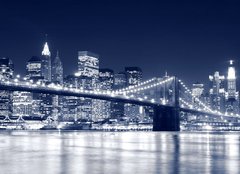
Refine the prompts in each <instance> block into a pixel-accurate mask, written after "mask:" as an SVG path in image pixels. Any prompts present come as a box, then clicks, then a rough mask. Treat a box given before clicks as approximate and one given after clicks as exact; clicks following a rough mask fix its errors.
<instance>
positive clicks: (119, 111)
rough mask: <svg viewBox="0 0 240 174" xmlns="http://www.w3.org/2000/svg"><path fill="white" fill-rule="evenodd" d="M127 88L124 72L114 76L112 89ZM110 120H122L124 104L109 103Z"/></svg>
mask: <svg viewBox="0 0 240 174" xmlns="http://www.w3.org/2000/svg"><path fill="white" fill-rule="evenodd" d="M126 87H127V75H126V73H125V72H119V73H117V74H114V85H113V89H115V90H117V89H123V88H126ZM111 118H113V119H117V120H118V121H120V120H124V103H121V102H112V103H111Z"/></svg>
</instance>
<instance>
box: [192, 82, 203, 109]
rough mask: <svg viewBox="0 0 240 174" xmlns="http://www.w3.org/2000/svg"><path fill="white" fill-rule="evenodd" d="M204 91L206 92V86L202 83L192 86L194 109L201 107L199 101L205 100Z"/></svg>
mask: <svg viewBox="0 0 240 174" xmlns="http://www.w3.org/2000/svg"><path fill="white" fill-rule="evenodd" d="M203 91H204V85H203V84H202V83H199V82H197V83H194V84H193V85H192V94H193V99H192V100H193V101H192V102H193V103H194V107H200V106H201V105H200V104H199V100H200V101H202V99H203Z"/></svg>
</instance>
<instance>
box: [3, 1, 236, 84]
mask: <svg viewBox="0 0 240 174" xmlns="http://www.w3.org/2000/svg"><path fill="white" fill-rule="evenodd" d="M0 22H1V24H0V56H2V57H3V56H8V57H10V58H11V59H12V60H13V62H14V64H15V69H16V72H17V73H22V74H23V73H25V63H26V61H27V60H28V59H29V58H30V57H31V56H33V55H36V56H40V54H41V51H42V47H43V43H44V41H45V34H46V33H47V34H48V42H49V46H50V51H51V52H52V55H53V56H55V54H56V51H57V50H59V53H60V58H61V59H62V61H63V64H64V72H65V74H70V73H73V72H75V71H76V69H77V51H84V50H88V51H92V52H94V53H97V54H99V55H100V67H101V68H112V69H113V70H115V72H118V71H122V70H123V69H124V67H125V66H139V67H141V68H142V69H143V71H144V78H145V79H148V78H150V77H153V76H162V75H163V74H164V72H165V71H166V70H167V71H168V73H169V74H170V75H177V76H178V77H180V78H182V79H183V80H185V81H187V82H188V83H189V82H196V81H200V82H207V81H208V75H209V74H213V72H214V71H216V70H219V71H220V72H222V73H225V72H226V70H227V65H228V64H227V60H229V59H234V60H236V61H237V60H238V59H239V57H240V2H238V1H237V0H236V1H232V0H226V1H221V2H219V0H218V1H210V0H208V1H204V0H200V1H180V0H178V1H171V0H166V1H160V0H158V1H150V0H146V1H139V0H136V1H131V2H130V0H129V1H124V0H121V1H117V0H108V1H101V0H98V1H91V0H88V1H85V2H84V1H71V0H58V1H55V0H41V1H38V0H35V1H34V0H32V1H24V0H21V1H20V0H16V1H11V0H8V1H2V0H1V2H0ZM236 63H237V64H239V62H238V61H237V62H236ZM238 67H239V66H238Z"/></svg>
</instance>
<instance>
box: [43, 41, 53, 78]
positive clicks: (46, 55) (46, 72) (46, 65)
mask: <svg viewBox="0 0 240 174" xmlns="http://www.w3.org/2000/svg"><path fill="white" fill-rule="evenodd" d="M42 76H43V77H44V80H45V81H47V82H51V52H50V51H49V47H48V43H47V42H45V44H44V47H43V51H42Z"/></svg>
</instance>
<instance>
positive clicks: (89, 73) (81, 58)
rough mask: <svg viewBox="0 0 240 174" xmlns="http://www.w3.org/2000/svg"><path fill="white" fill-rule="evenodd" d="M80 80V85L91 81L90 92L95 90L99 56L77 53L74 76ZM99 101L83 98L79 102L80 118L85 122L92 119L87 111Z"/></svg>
mask: <svg viewBox="0 0 240 174" xmlns="http://www.w3.org/2000/svg"><path fill="white" fill-rule="evenodd" d="M75 75H76V76H77V77H79V78H80V79H82V80H81V82H80V84H81V83H83V82H84V81H85V80H87V81H88V82H89V79H90V80H91V90H94V89H97V87H98V75H99V56H98V55H97V54H94V53H91V52H89V51H79V52H78V72H77V73H76V74H75ZM86 87H89V85H87V86H83V85H82V88H83V89H86ZM98 101H99V100H92V99H89V98H84V100H81V105H80V107H79V110H80V112H81V114H82V118H85V119H87V120H91V119H92V114H93V113H90V112H89V111H92V110H93V108H94V107H95V105H96V103H98Z"/></svg>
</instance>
